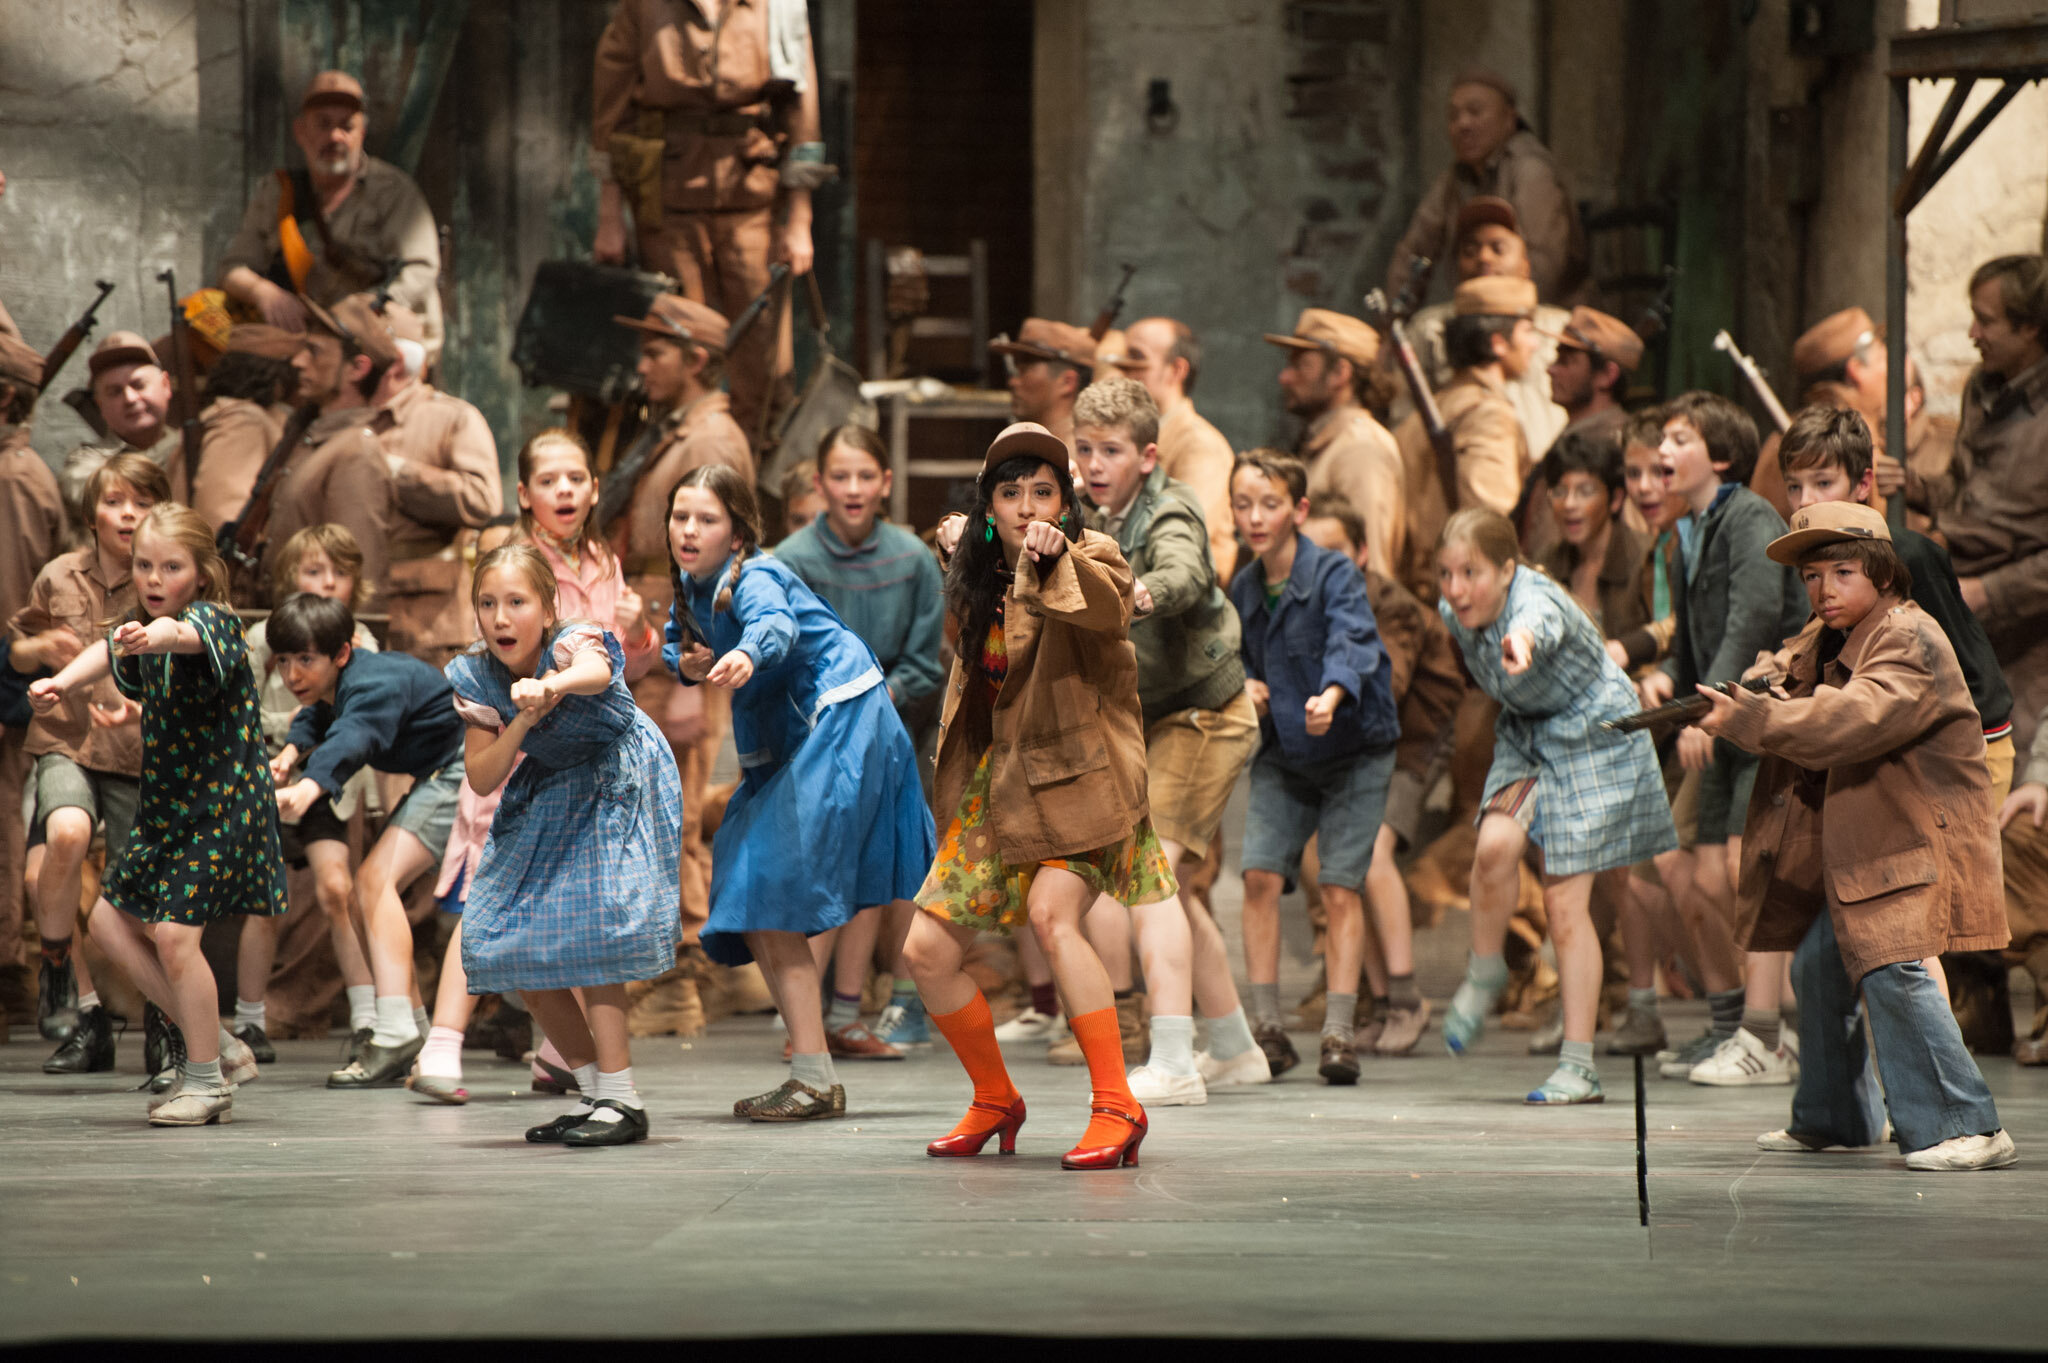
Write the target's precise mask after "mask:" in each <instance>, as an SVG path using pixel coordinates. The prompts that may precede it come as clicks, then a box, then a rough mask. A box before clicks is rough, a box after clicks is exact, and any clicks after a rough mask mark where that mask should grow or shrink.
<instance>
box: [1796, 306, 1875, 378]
mask: <svg viewBox="0 0 2048 1363" xmlns="http://www.w3.org/2000/svg"><path fill="white" fill-rule="evenodd" d="M1883 335H1884V328H1882V327H1880V326H1879V325H1878V324H1877V323H1876V322H1873V321H1871V320H1870V314H1869V313H1867V312H1865V311H1864V310H1863V309H1861V308H1843V309H1842V310H1841V311H1840V312H1838V313H1836V314H1835V315H1834V316H1832V317H1825V318H1822V319H1821V320H1820V322H1818V323H1817V324H1815V325H1814V326H1811V327H1808V328H1807V329H1806V330H1805V331H1804V332H1802V333H1801V334H1800V337H1799V339H1798V340H1796V341H1794V342H1793V343H1792V372H1793V373H1794V374H1796V375H1797V376H1798V378H1799V382H1800V383H1801V384H1802V385H1803V384H1805V383H1806V382H1807V381H1808V380H1810V379H1813V378H1815V377H1817V376H1818V375H1820V374H1822V373H1825V372H1826V371H1827V370H1830V369H1833V368H1834V367H1835V366H1836V365H1838V364H1842V363H1844V362H1846V361H1847V360H1848V359H1849V358H1850V357H1851V356H1853V355H1854V354H1855V353H1856V352H1857V350H1858V349H1859V348H1861V347H1863V346H1867V345H1869V344H1870V343H1871V342H1872V341H1875V340H1877V339H1878V338H1880V337H1882V336H1883Z"/></svg>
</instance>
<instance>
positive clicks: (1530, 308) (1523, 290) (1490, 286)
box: [1451, 275, 1536, 317]
mask: <svg viewBox="0 0 2048 1363" xmlns="http://www.w3.org/2000/svg"><path fill="white" fill-rule="evenodd" d="M1451 313H1452V315H1453V316H1456V317H1533V316H1535V314H1536V285H1535V284H1534V283H1532V282H1531V281H1529V280H1527V279H1506V278H1503V277H1501V276H1499V275H1483V276H1481V277H1480V278H1478V279H1468V280H1466V281H1465V282H1464V283H1462V284H1460V285H1459V286H1458V289H1457V292H1456V293H1453V294H1452V295H1451Z"/></svg>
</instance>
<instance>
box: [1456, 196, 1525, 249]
mask: <svg viewBox="0 0 2048 1363" xmlns="http://www.w3.org/2000/svg"><path fill="white" fill-rule="evenodd" d="M1488 223H1492V224H1493V225H1494V226H1496V227H1505V228H1507V229H1508V231H1510V232H1513V233H1514V234H1515V235H1516V236H1518V237H1519V236H1521V235H1522V220H1521V218H1519V217H1517V216H1516V215H1515V206H1514V205H1513V204H1511V203H1509V202H1508V201H1507V200H1506V199H1502V198H1497V197H1496V196H1494V195H1492V194H1481V195H1478V196H1477V197H1475V198H1471V199H1467V200H1466V201H1465V206H1464V207H1463V208H1461V209H1459V210H1458V230H1457V233H1456V235H1454V236H1453V237H1452V238H1451V240H1453V241H1463V240H1464V239H1465V237H1466V236H1467V234H1469V233H1470V232H1471V231H1472V229H1473V228H1475V227H1484V226H1485V225H1486V224H1488Z"/></svg>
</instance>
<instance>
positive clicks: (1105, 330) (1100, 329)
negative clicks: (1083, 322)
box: [1088, 264, 1138, 341]
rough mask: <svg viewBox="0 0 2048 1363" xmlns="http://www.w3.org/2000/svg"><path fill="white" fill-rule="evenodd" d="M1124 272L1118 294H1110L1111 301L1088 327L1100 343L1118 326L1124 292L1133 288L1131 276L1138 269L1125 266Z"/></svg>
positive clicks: (1132, 266) (1118, 283)
mask: <svg viewBox="0 0 2048 1363" xmlns="http://www.w3.org/2000/svg"><path fill="white" fill-rule="evenodd" d="M1123 271H1124V277H1123V278H1122V279H1119V280H1118V281H1117V282H1116V292H1114V293H1112V294H1110V296H1109V301H1108V302H1107V303H1104V304H1103V305H1102V311H1101V312H1098V313H1096V314H1095V321H1094V322H1093V323H1091V324H1090V325H1089V327H1088V334H1089V335H1090V336H1092V337H1094V338H1095V339H1096V340H1098V341H1099V340H1101V339H1102V338H1103V337H1105V336H1107V335H1109V329H1110V328H1111V327H1113V326H1115V325H1116V318H1117V314H1118V313H1120V312H1122V311H1123V310H1124V290H1125V289H1128V288H1129V287H1131V276H1132V275H1134V274H1136V273H1137V272H1138V267H1137V266H1135V265H1131V264H1125V266H1124V267H1123Z"/></svg>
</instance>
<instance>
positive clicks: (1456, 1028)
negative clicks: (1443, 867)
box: [1444, 813, 1529, 1055]
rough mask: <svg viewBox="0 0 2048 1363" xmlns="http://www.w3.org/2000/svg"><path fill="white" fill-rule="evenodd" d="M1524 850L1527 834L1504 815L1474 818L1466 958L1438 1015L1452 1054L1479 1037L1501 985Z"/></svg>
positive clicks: (1520, 886) (1494, 814) (1463, 1048)
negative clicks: (1453, 990) (1469, 938)
mask: <svg viewBox="0 0 2048 1363" xmlns="http://www.w3.org/2000/svg"><path fill="white" fill-rule="evenodd" d="M1528 846H1529V835H1528V834H1527V833H1525V832H1524V831H1523V830H1522V826H1521V825H1520V824H1519V823H1517V822H1515V820H1514V819H1513V818H1511V817H1509V816H1508V815H1506V814H1500V813H1488V814H1487V815H1485V816H1484V817H1483V818H1482V819H1481V820H1480V823H1479V836H1478V838H1477V840H1476V841H1475V843H1474V846H1473V850H1472V957H1471V959H1470V960H1469V961H1468V962H1467V963H1466V965H1465V979H1464V982H1463V983H1461V984H1460V985H1459V986H1458V990H1457V992H1456V993H1455V994H1453V995H1452V996H1451V1006H1450V1008H1449V1010H1448V1011H1447V1012H1446V1013H1445V1014H1444V1044H1445V1046H1447V1047H1448V1048H1449V1049H1450V1051H1451V1053H1452V1054H1454V1055H1462V1054H1463V1053H1464V1052H1465V1051H1466V1050H1468V1049H1469V1048H1470V1047H1471V1045H1472V1043H1473V1042H1475V1041H1477V1040H1478V1039H1479V1034H1480V1032H1481V1031H1483V1030H1484V1029H1485V1027H1486V1019H1487V1016H1488V1015H1489V1014H1491V1013H1492V1012H1493V1005H1494V1001H1495V1000H1496V999H1498V998H1499V997H1500V991H1501V989H1502V988H1503V987H1505V986H1506V984H1507V981H1508V967H1507V961H1506V959H1505V958H1504V957H1503V956H1502V954H1501V952H1502V948H1503V947H1504V946H1505V945H1506V943H1507V936H1508V919H1510V918H1511V917H1513V916H1514V912H1515V903H1516V901H1517V900H1518V899H1519V898H1520V896H1521V888H1522V854H1523V852H1525V851H1526V850H1527V849H1528Z"/></svg>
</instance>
